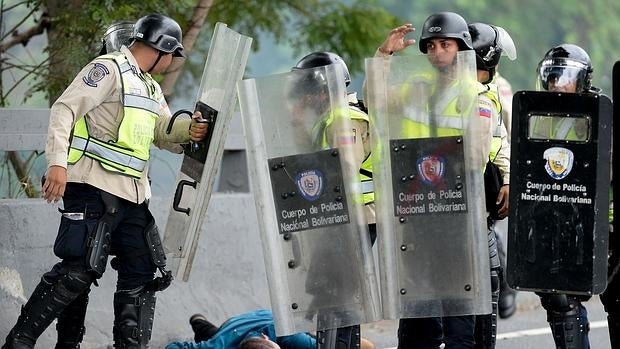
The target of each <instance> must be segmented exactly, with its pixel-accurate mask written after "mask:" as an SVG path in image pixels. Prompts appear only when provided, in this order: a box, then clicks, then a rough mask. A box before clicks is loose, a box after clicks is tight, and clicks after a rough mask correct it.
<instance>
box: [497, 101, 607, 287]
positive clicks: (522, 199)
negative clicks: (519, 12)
mask: <svg viewBox="0 0 620 349" xmlns="http://www.w3.org/2000/svg"><path fill="white" fill-rule="evenodd" d="M513 116H514V117H513V128H512V132H513V133H512V140H513V143H512V154H511V156H512V158H511V173H512V175H511V176H510V214H509V217H510V220H509V221H508V224H509V227H508V246H509V248H508V260H507V280H508V284H509V285H510V287H512V288H514V289H522V290H531V291H544V292H554V291H557V292H562V293H570V294H587V295H591V294H596V293H601V292H602V291H603V290H604V289H605V287H606V284H607V282H606V280H607V245H608V232H609V223H608V210H609V183H610V168H609V166H610V149H611V134H612V105H611V101H610V100H609V98H607V97H606V96H604V95H601V96H598V95H579V94H571V93H549V92H532V91H521V92H517V93H516V94H515V95H514V103H513Z"/></svg>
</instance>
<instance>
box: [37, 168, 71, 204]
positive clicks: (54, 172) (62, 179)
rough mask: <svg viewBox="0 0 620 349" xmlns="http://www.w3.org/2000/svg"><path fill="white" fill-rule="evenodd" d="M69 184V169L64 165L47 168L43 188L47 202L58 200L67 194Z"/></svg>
mask: <svg viewBox="0 0 620 349" xmlns="http://www.w3.org/2000/svg"><path fill="white" fill-rule="evenodd" d="M66 186H67V169H66V168H64V167H62V166H50V168H48V169H47V174H46V176H45V183H43V187H42V188H41V190H42V191H43V198H44V199H45V200H47V202H49V203H52V202H58V200H60V199H61V198H62V196H63V195H64V194H65V187H66Z"/></svg>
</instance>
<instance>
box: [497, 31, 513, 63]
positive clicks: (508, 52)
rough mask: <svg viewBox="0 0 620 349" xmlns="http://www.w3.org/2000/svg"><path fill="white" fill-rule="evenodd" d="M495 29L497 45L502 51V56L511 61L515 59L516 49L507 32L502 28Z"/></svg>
mask: <svg viewBox="0 0 620 349" xmlns="http://www.w3.org/2000/svg"><path fill="white" fill-rule="evenodd" d="M495 29H497V45H498V46H499V47H500V48H501V49H502V56H506V57H508V59H510V60H511V61H514V60H515V59H517V48H516V47H515V42H514V41H513V40H512V38H511V37H510V35H509V34H508V32H507V31H506V30H505V29H504V28H502V27H495Z"/></svg>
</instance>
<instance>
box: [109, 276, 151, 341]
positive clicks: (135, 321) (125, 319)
mask: <svg viewBox="0 0 620 349" xmlns="http://www.w3.org/2000/svg"><path fill="white" fill-rule="evenodd" d="M154 316H155V292H154V291H145V290H144V287H143V286H141V287H137V288H134V289H133V290H123V291H117V292H116V293H115V294H114V329H113V335H114V348H121V349H142V348H147V346H148V343H149V340H150V339H151V329H152V327H153V317H154Z"/></svg>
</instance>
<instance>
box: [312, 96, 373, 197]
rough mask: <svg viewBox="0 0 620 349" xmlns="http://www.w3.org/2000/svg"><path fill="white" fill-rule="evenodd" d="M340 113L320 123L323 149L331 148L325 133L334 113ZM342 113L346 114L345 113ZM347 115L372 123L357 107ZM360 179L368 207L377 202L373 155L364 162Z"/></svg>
mask: <svg viewBox="0 0 620 349" xmlns="http://www.w3.org/2000/svg"><path fill="white" fill-rule="evenodd" d="M338 112H339V110H335V111H332V112H330V113H329V116H328V117H326V118H325V120H323V121H322V122H321V123H320V124H321V125H320V127H321V128H322V129H321V130H320V134H319V135H318V136H319V137H320V142H318V144H320V146H321V148H328V147H329V146H330V144H329V141H328V136H327V134H326V133H325V132H326V130H327V129H328V128H329V125H331V124H332V122H333V121H334V115H335V114H334V113H338ZM342 112H343V113H344V112H345V111H342ZM346 113H347V114H348V117H349V118H350V119H351V120H362V121H365V122H366V123H370V120H369V118H368V115H367V114H366V113H364V112H363V111H361V110H360V109H358V108H356V107H355V106H349V108H348V110H347V111H346ZM358 178H359V181H360V184H361V186H362V193H363V200H364V204H365V205H368V204H370V203H373V202H374V201H375V190H374V184H373V181H372V153H370V154H368V156H367V157H366V158H365V159H364V161H363V162H362V164H361V166H360V170H359V173H358Z"/></svg>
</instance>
